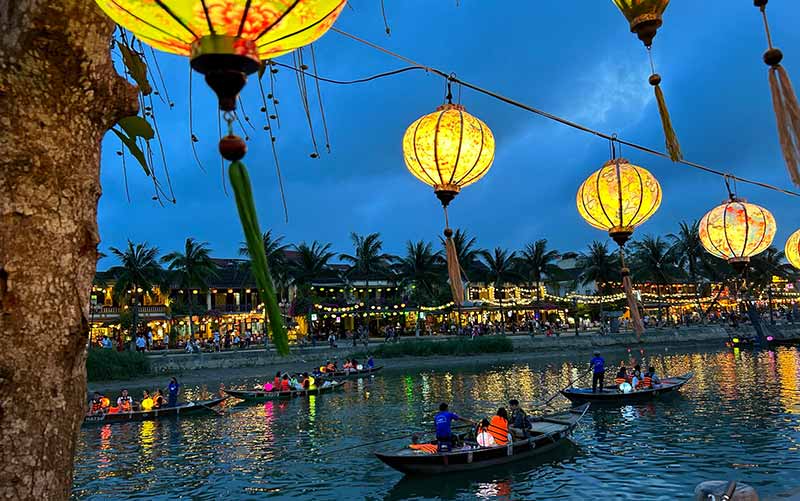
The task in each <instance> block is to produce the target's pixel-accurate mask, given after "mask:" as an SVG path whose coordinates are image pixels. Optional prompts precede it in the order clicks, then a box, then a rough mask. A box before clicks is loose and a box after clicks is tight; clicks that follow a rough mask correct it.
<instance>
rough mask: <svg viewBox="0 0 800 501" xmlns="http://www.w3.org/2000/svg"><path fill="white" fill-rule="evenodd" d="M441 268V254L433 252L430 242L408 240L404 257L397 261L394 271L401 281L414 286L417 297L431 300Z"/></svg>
mask: <svg viewBox="0 0 800 501" xmlns="http://www.w3.org/2000/svg"><path fill="white" fill-rule="evenodd" d="M442 266H443V257H442V252H441V251H438V252H433V245H432V244H431V243H430V242H424V241H422V240H420V241H419V242H412V241H410V240H409V241H408V242H406V255H405V256H403V257H401V258H399V259H398V261H397V265H396V267H395V270H396V272H397V274H398V275H399V276H400V277H402V280H404V281H405V282H407V283H410V284H413V285H414V290H415V292H416V295H417V297H424V298H426V299H433V298H434V297H435V295H436V294H435V291H434V287H435V284H436V282H437V281H438V279H439V278H440V277H441V273H442Z"/></svg>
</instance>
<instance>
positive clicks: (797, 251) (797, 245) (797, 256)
mask: <svg viewBox="0 0 800 501" xmlns="http://www.w3.org/2000/svg"><path fill="white" fill-rule="evenodd" d="M783 253H784V254H785V255H786V259H788V260H789V262H790V263H791V264H792V266H794V267H795V268H797V269H800V230H797V231H795V232H794V233H792V235H791V236H790V237H789V240H787V241H786V247H785V248H784V249H783Z"/></svg>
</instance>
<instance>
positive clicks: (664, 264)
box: [631, 235, 681, 320]
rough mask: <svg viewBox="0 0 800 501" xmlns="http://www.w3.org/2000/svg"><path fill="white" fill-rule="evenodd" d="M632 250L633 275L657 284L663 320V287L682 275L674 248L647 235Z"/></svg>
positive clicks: (659, 306)
mask: <svg viewBox="0 0 800 501" xmlns="http://www.w3.org/2000/svg"><path fill="white" fill-rule="evenodd" d="M631 249H632V250H633V259H632V260H631V272H632V273H633V275H634V276H635V277H636V278H637V279H638V280H640V281H645V280H647V281H651V282H655V284H656V292H657V293H658V318H659V320H661V303H662V300H661V287H662V286H665V285H667V284H669V283H671V282H673V281H674V280H675V279H676V278H677V277H678V276H679V275H680V274H681V270H680V267H679V266H678V265H677V263H676V259H675V253H674V252H673V251H672V249H673V248H672V247H670V246H669V244H668V243H667V242H666V241H665V240H663V239H662V238H661V237H653V236H652V235H645V236H644V238H643V239H642V240H640V241H636V242H633V243H632V244H631ZM667 312H669V310H667Z"/></svg>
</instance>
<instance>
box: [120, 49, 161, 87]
mask: <svg viewBox="0 0 800 501" xmlns="http://www.w3.org/2000/svg"><path fill="white" fill-rule="evenodd" d="M117 48H118V49H119V51H120V52H121V53H122V62H123V63H124V64H125V67H126V68H128V73H130V74H131V78H133V79H134V81H136V84H137V85H138V86H139V92H141V93H142V95H143V96H148V95H150V93H151V92H153V88H152V87H150V82H149V81H148V80H147V64H145V62H144V59H142V57H141V56H140V55H139V54H137V53H136V52H135V51H133V50H131V48H130V47H128V46H127V45H125V44H123V43H122V42H120V41H119V40H117Z"/></svg>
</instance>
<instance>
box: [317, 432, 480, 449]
mask: <svg viewBox="0 0 800 501" xmlns="http://www.w3.org/2000/svg"><path fill="white" fill-rule="evenodd" d="M471 426H472V424H465V425H460V426H454V427H453V429H454V430H458V429H461V428H469V427H471ZM418 433H420V432H419V431H415V432H414V433H409V434H407V435H398V436H395V437H390V438H384V439H382V440H375V441H374V442H367V443H365V444H360V445H351V446H350V447H343V448H341V449H334V450H332V451H328V452H322V453H320V455H321V456H327V455H328V454H335V453H337V452H344V451H349V450H350V449H358V448H360V447H368V446H370V445H376V444H382V443H384V442H391V441H392V440H400V439H401V438H409V437H413V436H414V435H416V434H418ZM422 433H430V432H422Z"/></svg>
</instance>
